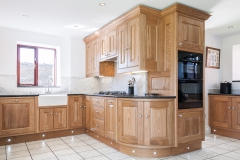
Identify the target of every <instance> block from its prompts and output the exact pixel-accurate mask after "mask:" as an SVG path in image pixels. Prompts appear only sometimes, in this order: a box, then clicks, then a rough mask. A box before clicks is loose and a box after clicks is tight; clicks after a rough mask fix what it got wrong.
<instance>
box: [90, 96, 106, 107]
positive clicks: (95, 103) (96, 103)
mask: <svg viewBox="0 0 240 160" xmlns="http://www.w3.org/2000/svg"><path fill="white" fill-rule="evenodd" d="M92 104H93V107H99V108H104V99H103V98H93V99H92Z"/></svg>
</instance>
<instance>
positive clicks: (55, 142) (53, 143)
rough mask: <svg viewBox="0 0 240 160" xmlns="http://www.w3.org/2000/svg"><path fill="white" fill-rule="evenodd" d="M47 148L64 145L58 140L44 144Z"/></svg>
mask: <svg viewBox="0 0 240 160" xmlns="http://www.w3.org/2000/svg"><path fill="white" fill-rule="evenodd" d="M45 143H46V144H47V145H48V146H49V147H50V146H56V145H65V144H66V143H64V142H63V141H62V140H58V141H50V142H45Z"/></svg>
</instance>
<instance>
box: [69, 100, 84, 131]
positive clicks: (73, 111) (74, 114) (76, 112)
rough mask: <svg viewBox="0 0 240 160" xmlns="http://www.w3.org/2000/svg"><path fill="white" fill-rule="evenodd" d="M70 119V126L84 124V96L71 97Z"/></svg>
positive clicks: (74, 126)
mask: <svg viewBox="0 0 240 160" xmlns="http://www.w3.org/2000/svg"><path fill="white" fill-rule="evenodd" d="M68 107H69V121H70V127H71V128H76V127H81V126H82V125H83V118H82V115H83V98H82V97H81V96H78V97H69V106H68Z"/></svg>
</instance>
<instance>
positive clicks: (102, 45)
mask: <svg viewBox="0 0 240 160" xmlns="http://www.w3.org/2000/svg"><path fill="white" fill-rule="evenodd" d="M99 52H100V59H101V60H102V59H106V58H107V56H108V53H107V35H106V34H104V35H102V36H100V38H99Z"/></svg>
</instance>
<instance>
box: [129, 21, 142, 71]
mask: <svg viewBox="0 0 240 160" xmlns="http://www.w3.org/2000/svg"><path fill="white" fill-rule="evenodd" d="M139 45H140V43H139V18H135V19H133V20H131V21H130V22H129V23H128V45H127V51H128V67H135V66H138V65H139V51H140V50H139V49H140V46H139Z"/></svg>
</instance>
